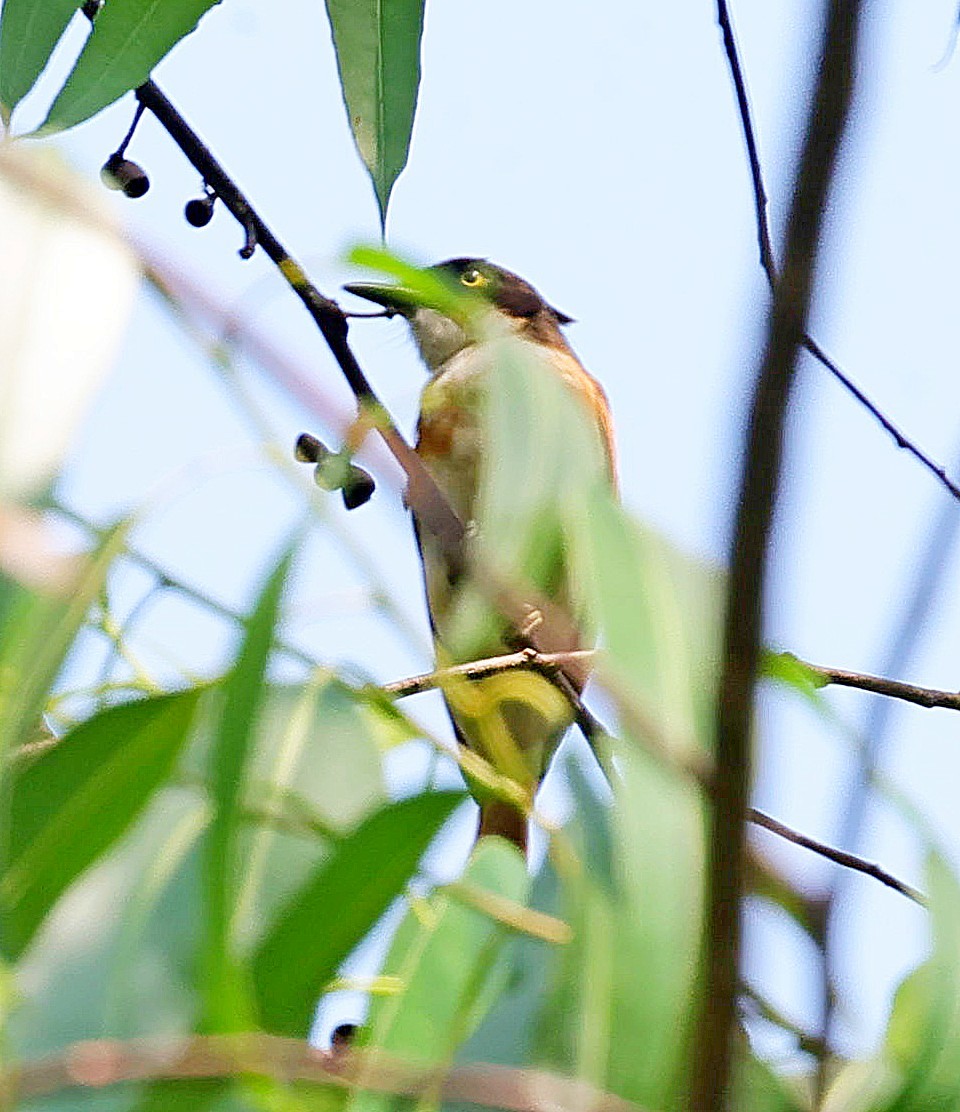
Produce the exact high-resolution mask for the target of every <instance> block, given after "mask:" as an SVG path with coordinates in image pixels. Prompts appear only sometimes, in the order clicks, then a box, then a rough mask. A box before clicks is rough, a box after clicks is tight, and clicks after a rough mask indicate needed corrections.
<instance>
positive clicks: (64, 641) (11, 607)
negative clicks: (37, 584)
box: [0, 522, 129, 760]
mask: <svg viewBox="0 0 960 1112" xmlns="http://www.w3.org/2000/svg"><path fill="white" fill-rule="evenodd" d="M128 531H129V523H128V522H124V523H121V524H120V525H117V526H115V527H114V528H113V529H110V530H109V531H107V532H106V533H105V534H104V537H103V540H102V541H101V543H100V545H99V546H98V548H97V550H96V551H95V552H94V553H93V554H92V555H91V556H90V557H89V558H88V559H87V560H86V561H85V562H84V564H83V567H82V571H81V574H80V577H79V579H78V580H77V582H76V583H75V584H74V586H73V589H72V590H71V591H70V593H69V595H67V596H65V597H64V596H61V595H57V594H49V595H46V594H38V593H34V592H32V591H29V590H28V589H27V588H25V587H22V586H20V585H19V584H17V583H13V582H12V581H10V580H8V579H4V578H3V577H0V760H2V759H3V755H4V752H5V751H6V750H8V749H12V748H14V747H16V746H18V745H22V744H24V743H26V742H28V741H32V740H34V739H35V736H36V734H37V731H38V728H39V727H40V724H41V715H42V713H43V710H44V707H45V706H46V703H47V699H48V698H49V696H50V688H51V687H52V686H53V682H54V680H55V679H56V677H57V674H58V673H59V671H60V668H61V667H62V665H63V661H64V658H65V657H66V655H67V653H68V651H69V650H70V647H71V646H72V645H73V641H74V638H75V637H76V635H77V631H78V630H79V629H80V627H81V625H82V624H83V622H84V619H85V618H86V616H87V612H88V610H89V609H90V607H91V605H92V604H93V603H94V601H95V600H96V599H97V597H98V596H99V594H100V591H101V589H102V587H103V584H104V582H105V581H106V577H107V572H108V570H109V568H110V565H111V563H112V562H113V560H114V558H115V557H116V556H117V555H119V553H120V552H121V551H122V549H123V545H124V542H125V540H126V535H127V532H128Z"/></svg>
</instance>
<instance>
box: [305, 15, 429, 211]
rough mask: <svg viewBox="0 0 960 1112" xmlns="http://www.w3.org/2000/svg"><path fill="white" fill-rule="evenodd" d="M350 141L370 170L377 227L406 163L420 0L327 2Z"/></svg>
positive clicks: (417, 80) (416, 81) (420, 28)
mask: <svg viewBox="0 0 960 1112" xmlns="http://www.w3.org/2000/svg"><path fill="white" fill-rule="evenodd" d="M326 4H327V14H328V16H329V17H330V27H331V29H332V31H333V44H334V48H335V49H336V52H337V68H338V70H339V72H340V87H341V89H342V91H343V102H344V104H345V106H346V109H347V119H348V120H349V122H350V129H351V131H352V132H353V141H354V143H356V146H357V151H358V152H359V154H360V157H361V158H362V159H363V163H364V165H365V166H366V168H367V171H368V173H369V174H370V180H371V181H372V182H373V188H374V192H375V193H376V195H377V205H378V206H379V209H380V226H381V229H383V228H385V227H386V222H387V206H388V204H389V203H390V193H391V190H392V189H393V186H394V183H395V182H396V180H397V178H398V177H399V176H400V172H401V171H402V170H403V168H404V166H406V164H407V153H408V151H409V149H410V134H411V132H412V130H413V117H414V114H415V112H416V109H417V91H418V88H419V85H420V37H421V35H422V34H423V0H326Z"/></svg>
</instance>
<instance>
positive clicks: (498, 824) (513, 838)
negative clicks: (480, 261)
mask: <svg viewBox="0 0 960 1112" xmlns="http://www.w3.org/2000/svg"><path fill="white" fill-rule="evenodd" d="M488 834H490V835H493V834H496V835H499V836H500V837H501V838H506V839H507V841H508V842H513V844H514V845H515V846H516V847H517V849H519V850H520V852H521V853H523V854H526V852H527V818H526V815H524V814H523V813H522V812H520V811H518V810H517V808H516V807H511V805H510V804H509V803H505V802H503V801H501V800H493V801H492V802H490V803H483V804H481V806H480V831H479V833H478V835H477V837H479V838H483V837H485V836H486V835H488Z"/></svg>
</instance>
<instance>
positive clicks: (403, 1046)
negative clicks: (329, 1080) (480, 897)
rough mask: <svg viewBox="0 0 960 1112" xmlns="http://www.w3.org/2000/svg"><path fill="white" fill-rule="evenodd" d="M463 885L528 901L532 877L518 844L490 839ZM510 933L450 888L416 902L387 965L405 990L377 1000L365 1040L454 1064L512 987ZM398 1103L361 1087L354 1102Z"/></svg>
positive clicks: (418, 1059) (369, 1105)
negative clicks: (507, 959) (507, 953)
mask: <svg viewBox="0 0 960 1112" xmlns="http://www.w3.org/2000/svg"><path fill="white" fill-rule="evenodd" d="M462 883H463V884H465V885H467V886H468V887H470V888H476V889H479V890H481V891H483V892H487V893H493V894H495V895H497V896H501V897H506V898H507V899H509V900H512V901H514V902H517V903H521V902H523V901H525V899H526V894H527V889H528V887H529V878H528V876H527V870H526V866H525V862H524V860H523V858H522V856H521V855H520V854H519V853H518V852H517V850H516V849H515V847H513V846H511V845H510V844H509V843H507V842H505V841H504V840H503V839H501V838H483V839H481V840H480V841H479V842H478V843H477V846H476V848H475V849H474V852H473V855H472V857H471V859H470V863H469V864H468V866H467V869H466V872H465V873H464V876H463V878H462ZM509 938H510V933H509V932H508V929H507V928H506V927H505V926H504V925H503V924H501V923H499V922H498V921H497V920H495V919H492V918H490V917H489V916H488V915H487V914H485V913H484V912H483V911H480V910H479V909H478V908H476V907H472V906H468V905H466V904H464V903H462V902H460V901H459V900H458V899H457V898H456V897H455V896H454V895H452V894H449V893H446V892H439V893H437V894H435V895H434V896H433V897H432V898H430V899H429V900H426V901H424V902H423V903H422V904H421V905H420V906H417V907H412V908H411V909H410V910H409V911H408V913H407V918H406V920H405V921H404V923H402V924H401V927H400V929H399V931H398V932H397V935H396V938H395V939H394V942H393V945H392V946H391V948H390V953H389V955H388V957H387V960H386V962H385V964H384V968H383V970H382V973H383V975H386V976H392V977H395V978H397V980H398V983H399V986H400V987H399V990H398V991H397V993H395V994H394V995H390V996H381V997H375V998H374V1000H373V1004H372V1007H371V1011H370V1015H369V1017H368V1020H367V1023H366V1024H365V1026H364V1028H363V1035H362V1044H363V1045H365V1046H369V1047H376V1048H377V1049H378V1050H384V1051H386V1052H388V1053H389V1054H391V1055H395V1056H396V1057H397V1058H399V1059H400V1060H402V1061H405V1062H411V1063H416V1064H417V1065H421V1066H429V1065H439V1064H441V1063H445V1062H450V1061H452V1060H453V1057H454V1055H455V1053H456V1051H457V1049H458V1047H459V1046H460V1044H461V1043H462V1042H464V1041H465V1040H466V1039H467V1038H468V1037H469V1036H470V1035H471V1034H472V1032H473V1031H474V1029H475V1028H476V1026H477V1024H478V1023H479V1022H480V1020H481V1019H482V1017H483V1015H484V1013H485V1012H486V1011H487V1010H488V1008H489V1007H490V1005H491V1003H492V1001H493V1000H494V999H495V998H496V996H497V995H498V994H499V992H500V991H502V989H503V987H504V985H505V981H506V975H507V973H508V967H507V965H506V964H505V963H504V961H503V960H501V959H502V957H503V950H504V946H505V943H506V942H507V941H508V939H509ZM359 1080H360V1084H361V1085H362V1084H363V1078H362V1070H361V1076H360V1078H359ZM391 1105H392V1101H391V1100H390V1098H384V1097H381V1096H378V1095H375V1094H373V1093H364V1092H357V1093H355V1094H354V1097H353V1099H352V1100H351V1102H350V1105H349V1107H350V1108H351V1109H352V1110H353V1112H360V1110H361V1109H363V1110H364V1112H372V1110H373V1109H383V1108H388V1107H390V1106H391Z"/></svg>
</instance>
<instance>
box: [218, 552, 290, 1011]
mask: <svg viewBox="0 0 960 1112" xmlns="http://www.w3.org/2000/svg"><path fill="white" fill-rule="evenodd" d="M292 555H293V554H292V549H291V550H288V551H287V552H286V554H285V555H284V556H283V557H282V559H281V560H280V562H279V563H278V564H277V566H276V568H275V569H274V571H273V572H272V574H271V575H270V577H269V578H268V580H267V582H266V584H265V585H264V588H263V591H262V592H261V594H260V597H259V599H258V600H257V604H256V607H255V608H254V611H253V613H252V614H251V616H250V618H249V619H248V621H247V629H246V635H245V637H244V640H243V644H242V645H241V646H240V652H239V655H238V656H237V661H236V663H235V664H234V666H233V668H232V669H231V671H230V673H229V675H228V676H227V677H226V679H225V681H224V686H223V706H222V709H221V712H220V717H219V721H218V724H217V729H216V737H215V739H214V744H213V748H212V750H211V752H210V755H209V771H208V775H209V782H210V795H211V802H212V805H213V817H212V819H211V822H210V827H209V830H208V833H207V838H206V845H205V878H204V902H205V912H206V939H205V945H204V948H203V959H202V962H203V973H202V980H203V982H204V987H205V995H206V1010H207V1016H206V1025H207V1027H208V1028H209V1029H211V1030H214V1031H222V1030H227V1031H229V1030H232V1029H234V1028H235V1027H237V1026H238V1025H239V1026H240V1027H243V1026H245V1025H246V1022H245V1021H246V1019H247V1017H246V1015H245V1014H244V1011H245V1006H244V1003H243V1000H242V991H241V986H240V978H239V975H238V972H237V970H236V968H235V967H234V955H233V953H232V950H233V940H232V937H231V929H230V927H231V917H232V915H233V914H234V911H235V906H236V897H237V882H238V877H239V873H240V860H239V846H238V840H237V833H238V827H239V824H240V821H241V816H242V811H243V802H244V792H245V788H246V783H247V778H248V775H249V765H250V763H251V760H252V757H253V748H254V742H255V739H256V736H257V724H258V719H259V715H260V711H261V707H262V705H263V702H264V698H265V693H266V685H265V680H264V677H265V674H266V669H267V659H268V657H269V655H270V650H271V648H272V646H273V636H274V629H275V626H276V624H277V619H278V615H279V612H280V600H281V598H282V596H283V589H284V586H285V584H286V581H287V575H288V572H289V570H290V563H291V560H292Z"/></svg>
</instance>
